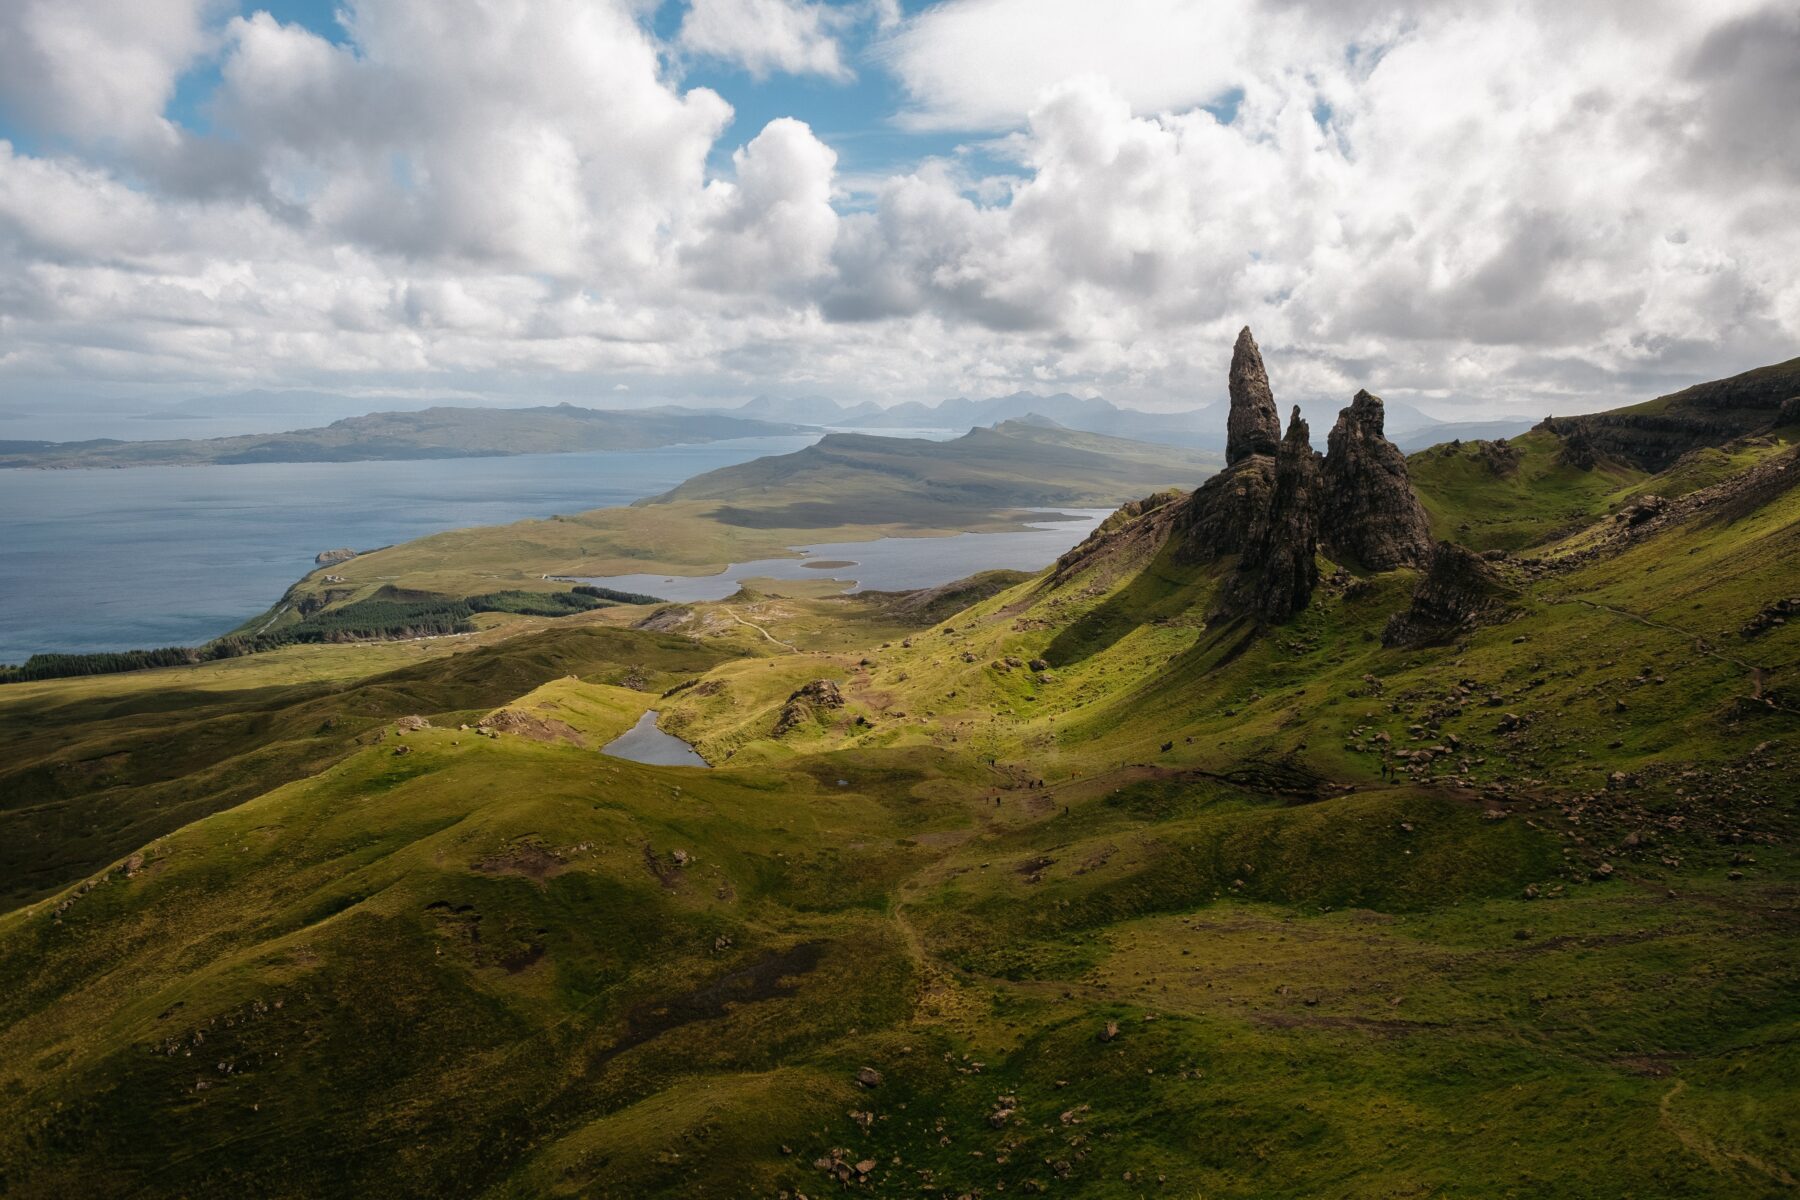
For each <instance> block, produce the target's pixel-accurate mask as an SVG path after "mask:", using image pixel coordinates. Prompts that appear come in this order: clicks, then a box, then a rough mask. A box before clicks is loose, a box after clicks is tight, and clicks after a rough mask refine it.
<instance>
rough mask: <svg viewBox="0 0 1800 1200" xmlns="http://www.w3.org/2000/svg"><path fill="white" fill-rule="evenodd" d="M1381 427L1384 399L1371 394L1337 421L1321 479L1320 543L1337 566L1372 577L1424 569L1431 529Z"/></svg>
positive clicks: (1401, 458)
mask: <svg viewBox="0 0 1800 1200" xmlns="http://www.w3.org/2000/svg"><path fill="white" fill-rule="evenodd" d="M1382 420H1383V410H1382V404H1381V397H1379V396H1371V395H1370V394H1369V393H1368V392H1366V391H1362V392H1357V393H1356V396H1355V398H1354V399H1352V400H1351V401H1350V407H1349V408H1346V409H1344V410H1343V411H1341V412H1340V413H1338V419H1337V424H1336V425H1333V426H1332V428H1331V434H1330V436H1329V437H1328V438H1327V440H1326V455H1325V463H1324V465H1323V467H1321V469H1320V472H1319V541H1320V543H1321V544H1322V545H1323V546H1324V548H1325V553H1326V555H1327V556H1328V557H1330V558H1332V559H1333V560H1335V561H1337V562H1341V563H1347V564H1350V565H1354V566H1360V567H1364V568H1366V569H1368V570H1371V571H1391V570H1393V569H1394V568H1395V567H1421V566H1424V565H1425V564H1426V563H1427V562H1429V561H1430V559H1431V522H1430V520H1429V519H1428V518H1427V517H1426V515H1425V506H1424V505H1423V504H1420V503H1419V498H1418V497H1417V496H1415V495H1414V494H1413V490H1412V485H1411V484H1410V483H1409V482H1408V481H1407V475H1406V456H1405V455H1404V454H1401V453H1400V449H1399V447H1397V446H1395V445H1394V443H1392V442H1390V441H1388V440H1387V437H1386V435H1384V434H1383V433H1382Z"/></svg>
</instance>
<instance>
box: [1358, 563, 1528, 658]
mask: <svg viewBox="0 0 1800 1200" xmlns="http://www.w3.org/2000/svg"><path fill="white" fill-rule="evenodd" d="M1514 594H1515V593H1514V589H1513V588H1512V587H1511V586H1510V585H1508V584H1507V582H1506V581H1505V580H1504V579H1502V578H1501V576H1500V573H1499V572H1498V571H1496V570H1495V569H1494V568H1493V567H1492V566H1491V565H1490V564H1489V563H1488V562H1487V561H1486V560H1484V559H1483V558H1482V557H1481V556H1480V555H1479V554H1476V553H1475V552H1474V551H1472V550H1468V549H1465V548H1463V547H1462V546H1459V545H1457V544H1456V543H1455V542H1439V543H1438V544H1437V546H1436V547H1435V549H1434V550H1433V551H1432V555H1431V567H1430V569H1429V570H1428V571H1426V573H1425V577H1424V578H1423V579H1421V580H1420V581H1419V586H1418V587H1416V588H1414V589H1413V598H1412V605H1411V607H1409V608H1408V609H1407V610H1406V611H1405V612H1398V613H1395V614H1394V615H1393V617H1392V618H1390V619H1389V621H1388V624H1387V628H1386V629H1384V630H1383V631H1382V634H1381V643H1382V645H1384V646H1399V647H1403V648H1406V649H1416V648H1417V647H1420V646H1435V645H1441V644H1442V643H1444V642H1449V641H1454V640H1455V639H1456V638H1458V637H1460V636H1461V635H1463V634H1464V633H1467V632H1468V631H1469V630H1471V629H1473V628H1475V626H1476V625H1477V624H1479V623H1480V622H1481V621H1482V620H1484V619H1488V618H1491V617H1492V616H1494V615H1495V614H1496V613H1498V612H1499V611H1501V610H1502V609H1504V608H1505V606H1506V604H1507V601H1508V599H1509V598H1510V597H1512V596H1513V595H1514Z"/></svg>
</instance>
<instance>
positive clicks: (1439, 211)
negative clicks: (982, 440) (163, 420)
mask: <svg viewBox="0 0 1800 1200" xmlns="http://www.w3.org/2000/svg"><path fill="white" fill-rule="evenodd" d="M779 7H780V9H781V13H777V14H775V16H774V17H773V18H772V19H771V20H769V21H767V22H765V23H764V24H763V25H760V26H751V25H743V24H740V25H736V26H733V25H731V24H730V22H729V21H728V20H727V18H731V17H733V14H736V15H737V16H742V15H743V14H744V13H746V12H748V13H751V15H755V12H754V10H753V9H751V8H746V7H744V6H741V5H739V6H729V5H721V4H700V5H696V6H695V7H694V8H693V9H691V10H690V11H689V12H688V14H687V17H688V21H689V22H690V23H694V22H699V21H701V20H702V19H705V20H714V19H717V20H719V21H722V22H725V23H724V24H721V25H719V26H718V27H717V29H716V30H715V34H716V35H717V37H718V38H720V39H722V40H718V41H715V42H712V43H704V41H702V42H695V41H694V40H693V38H691V37H690V36H689V33H688V32H687V29H688V28H689V26H688V25H684V32H683V33H682V34H681V35H680V38H679V39H678V42H677V44H674V45H664V44H659V43H658V41H657V40H656V39H655V37H654V36H652V34H651V33H650V32H649V31H648V30H647V28H646V26H645V23H644V22H645V20H646V13H647V11H648V9H647V6H646V5H645V4H642V3H638V2H637V0H480V2H476V0H347V3H346V8H345V11H344V23H345V33H346V44H342V45H339V44H334V43H332V42H329V41H327V40H325V39H322V38H320V37H318V36H316V35H315V34H313V33H310V32H308V31H306V30H304V29H302V28H299V27H297V26H292V25H283V24H281V23H279V22H278V21H276V20H275V19H274V18H272V17H270V16H268V15H266V14H261V13H251V14H250V15H247V16H241V17H238V18H236V19H233V20H230V21H229V23H228V24H226V25H223V26H209V25H208V24H207V21H208V20H209V19H212V17H211V15H209V14H211V12H212V10H209V9H208V8H207V7H206V6H205V5H204V4H201V3H199V2H198V0H192V2H188V0H137V2H136V3H134V4H133V5H131V6H122V5H121V6H117V7H114V6H109V5H101V4H100V3H99V0H79V3H77V2H76V0H66V2H60V3H58V4H55V5H52V4H49V3H48V0H15V3H13V4H12V5H11V6H10V7H8V6H5V5H4V0H0V66H6V67H11V68H13V70H11V71H9V72H6V73H0V104H4V105H5V106H6V113H7V114H8V116H9V119H10V120H11V121H12V122H13V123H14V127H16V128H21V129H26V130H30V131H35V132H36V133H37V134H39V135H41V136H43V137H44V138H45V139H46V140H45V142H44V144H45V145H48V146H51V147H53V148H52V149H47V150H37V151H34V152H31V153H27V152H25V151H23V150H21V149H19V148H18V147H16V146H13V145H10V144H7V143H4V142H0V381H3V384H0V385H3V386H5V387H6V388H7V390H9V391H13V392H15V393H16V392H19V391H22V390H24V389H25V388H26V387H27V386H29V387H31V388H40V387H42V388H52V389H53V388H56V387H61V388H63V389H64V390H76V389H79V388H88V387H93V386H98V385H100V384H104V383H107V382H109V381H112V382H116V384H117V385H118V386H121V387H122V386H126V385H130V386H132V387H143V386H158V385H166V386H169V387H184V388H187V389H190V390H195V389H201V388H207V387H219V386H233V385H245V384H264V385H267V384H288V385H295V384H305V385H314V386H318V385H333V384H338V385H344V386H359V387H363V386H395V385H411V386H429V385H430V381H433V380H443V381H451V382H453V383H454V384H455V385H456V386H464V387H466V388H469V389H478V388H479V389H489V388H492V389H514V390H527V389H529V390H531V391H533V392H534V394H536V392H537V391H538V389H541V388H543V387H545V386H547V385H546V382H545V381H546V380H549V381H553V383H552V385H549V386H562V387H566V388H579V387H581V386H583V381H585V380H588V379H592V380H593V381H594V385H595V387H596V388H597V389H599V390H605V389H609V388H611V387H612V386H613V385H615V384H619V383H623V384H626V385H627V386H629V387H630V389H631V393H632V394H633V395H634V396H637V395H642V396H643V397H644V398H645V400H646V401H649V400H652V399H656V398H661V397H667V396H670V395H697V394H698V395H704V394H708V393H714V392H721V391H722V392H726V393H733V392H735V393H738V394H742V393H744V392H749V391H754V390H763V389H768V388H782V387H791V388H795V389H805V390H811V391H827V392H835V393H837V394H839V395H845V396H876V397H892V398H934V397H938V396H942V395H947V394H955V393H983V392H990V391H1010V390H1013V389H1015V388H1017V387H1020V386H1035V387H1041V388H1051V389H1057V388H1067V389H1070V390H1077V389H1086V390H1094V391H1099V392H1102V393H1105V394H1107V395H1109V396H1110V397H1112V398H1114V399H1117V400H1123V401H1128V402H1139V403H1147V404H1150V405H1159V404H1160V405H1176V404H1190V403H1193V402H1196V401H1204V400H1209V399H1212V398H1214V397H1216V395H1217V394H1218V392H1219V389H1220V387H1221V381H1222V380H1223V377H1224V362H1225V358H1226V355H1227V354H1228V353H1229V347H1230V341H1231V337H1232V335H1233V334H1235V332H1236V330H1237V327H1238V326H1239V325H1241V324H1243V323H1245V322H1249V323H1251V324H1253V325H1254V326H1255V327H1256V328H1257V332H1258V336H1259V340H1261V341H1262V343H1263V344H1264V346H1265V348H1266V349H1267V350H1268V351H1269V353H1270V356H1271V358H1272V360H1274V362H1273V363H1272V365H1274V366H1275V370H1276V373H1277V384H1278V387H1280V388H1281V389H1282V390H1283V391H1284V392H1285V393H1290V394H1292V395H1293V396H1294V397H1295V398H1296V399H1307V398H1311V397H1314V396H1319V395H1330V396H1336V395H1340V394H1345V395H1347V394H1348V393H1349V391H1351V390H1353V389H1354V387H1355V386H1358V385H1362V384H1367V385H1369V386H1371V387H1374V388H1375V389H1376V390H1382V391H1385V392H1387V394H1389V395H1390V396H1393V397H1396V398H1398V397H1406V396H1411V397H1413V398H1418V399H1424V400H1426V401H1427V403H1428V405H1429V404H1430V403H1431V402H1432V401H1433V400H1437V401H1440V402H1439V403H1437V404H1436V405H1435V407H1437V408H1439V409H1448V408H1451V407H1454V406H1455V405H1456V404H1458V403H1469V404H1480V405H1485V406H1488V407H1500V406H1506V405H1512V404H1519V405H1523V406H1525V407H1526V410H1527V411H1531V412H1539V413H1541V412H1542V411H1547V410H1555V411H1569V410H1571V409H1572V408H1574V407H1576V406H1577V405H1581V404H1595V405H1598V404H1606V403H1614V402H1619V401H1622V400H1625V399H1630V398H1637V397H1641V396H1643V395H1646V394H1649V393H1650V392H1652V391H1653V390H1655V389H1657V388H1660V387H1663V386H1673V385H1677V384H1679V383H1681V382H1685V381H1691V380H1692V379H1694V378H1698V377H1705V376H1711V375H1716V374H1722V373H1726V372H1728V371H1731V370H1737V369H1743V368H1746V367H1749V366H1752V365H1756V364H1758V363H1761V362H1766V361H1771V360H1773V359H1776V358H1781V357H1787V356H1790V355H1791V354H1792V353H1793V347H1794V346H1795V345H1797V344H1800V281H1797V280H1796V279H1795V278H1794V276H1793V273H1792V271H1791V270H1790V269H1789V267H1788V264H1791V263H1792V262H1795V261H1800V226H1796V224H1795V222H1794V221H1793V220H1792V213H1793V211H1795V209H1796V207H1800V205H1797V203H1796V201H1797V199H1800V196H1797V194H1796V193H1797V192H1800V143H1796V142H1795V141H1794V137H1795V133H1794V130H1795V125H1794V123H1793V121H1792V119H1791V109H1792V107H1793V105H1794V104H1795V103H1796V102H1800V101H1797V97H1796V94H1795V92H1794V87H1795V82H1794V81H1795V80H1796V79H1800V71H1796V70H1794V69H1793V66H1794V64H1795V61H1796V59H1797V58H1800V24H1797V19H1796V18H1794V17H1793V15H1792V13H1791V10H1790V9H1788V8H1783V7H1779V6H1759V5H1758V4H1757V3H1754V2H1750V0H1745V2H1743V3H1739V2H1737V0H1717V2H1716V3H1711V4H1708V5H1693V4H1691V3H1683V2H1680V0H1641V2H1638V3H1627V2H1626V0H1618V2H1617V3H1616V4H1615V3H1599V2H1596V3H1595V4H1591V5H1582V6H1568V5H1558V4H1555V3H1552V2H1551V0H1527V2H1525V3H1521V4H1519V5H1512V6H1506V7H1503V8H1502V7H1495V6H1490V5H1486V4H1478V3H1475V2H1474V0H1466V2H1457V0H1446V2H1445V3H1442V4H1431V5H1417V6H1414V7H1412V8H1411V9H1408V10H1403V11H1402V10H1396V9H1395V8H1393V7H1392V6H1390V5H1388V4H1385V3H1382V4H1374V3H1367V4H1357V3H1325V2H1324V0H1229V2H1221V3H1218V4H1211V5H1206V6H1201V5H1196V4H1191V3H1176V2H1175V0H1138V2H1136V3H1121V4H1118V5H1114V6H1109V7H1108V8H1107V9H1106V11H1105V12H1104V13H1100V10H1099V8H1098V7H1097V6H1094V5H1091V4H1088V3H1075V2H1073V0H1031V3H1029V4H1025V3H1024V2H1023V0H948V2H947V3H943V4H939V5H936V6H933V7H931V8H928V9H926V10H925V11H924V12H923V13H922V14H921V15H920V16H918V17H915V18H913V19H912V20H910V21H900V20H899V19H898V17H897V9H895V8H894V7H893V6H892V5H891V4H890V5H887V6H885V7H884V6H883V5H879V4H874V5H871V4H856V5H847V6H835V7H833V8H831V9H830V10H829V11H827V10H824V9H819V11H816V12H815V11H812V10H813V9H815V8H817V7H818V6H811V5H805V4H783V5H780V6H779ZM771 11H772V10H771ZM808 12H811V13H812V16H811V17H810V18H809V17H807V13H808ZM884 12H885V16H884V15H883V14H884ZM709 13H710V14H712V16H708V15H707V14H709ZM45 14H50V15H49V16H46V15H45ZM71 14H72V15H71ZM143 14H155V15H157V16H159V17H160V18H161V19H162V21H163V23H161V24H158V23H156V22H150V23H149V24H144V23H140V22H139V17H140V16H141V15H143ZM782 14H788V16H782ZM796 14H797V15H796ZM1096 14H1099V15H1096ZM213 15H216V14H213ZM789 17H793V18H794V19H795V20H798V21H800V24H798V25H793V24H791V23H790V24H783V22H784V21H787V20H788V18H789ZM145 20H146V21H148V17H145ZM807 20H812V21H813V22H814V23H813V24H811V25H808V24H807V23H806V21H807ZM57 21H62V22H63V26H57V24H56V23H57ZM882 21H886V22H887V23H888V27H889V28H890V29H891V30H892V38H891V40H890V41H889V42H887V43H886V47H887V48H886V51H885V53H886V55H887V60H886V61H889V62H890V63H891V64H892V65H893V68H894V70H895V71H897V72H898V73H899V75H900V77H901V80H902V82H903V83H904V85H905V87H906V89H907V95H908V96H909V97H910V98H911V100H910V105H909V107H908V109H907V112H906V113H905V114H903V116H904V119H905V120H908V121H911V122H913V123H915V124H923V125H934V126H948V125H957V126H968V127H975V128H978V129H980V130H982V131H988V130H996V131H1002V132H1003V133H1004V136H1003V137H1001V138H999V139H996V140H993V141H989V142H987V143H984V144H983V146H982V147H981V149H982V151H983V152H982V153H975V154H966V155H963V156H962V157H960V158H954V159H930V160H926V161H922V162H917V163H906V164H901V165H899V166H897V167H895V168H893V169H890V170H887V171H885V172H875V173H871V172H870V171H869V169H868V166H867V163H866V161H864V162H859V164H858V171H857V179H856V187H857V189H858V195H857V197H856V203H854V204H846V203H845V201H844V196H843V190H844V188H845V186H846V181H845V180H844V179H843V178H842V177H841V176H840V175H839V174H838V170H837V167H838V154H837V152H836V151H835V150H834V148H833V147H831V146H828V145H826V144H825V143H824V142H823V141H821V139H820V138H819V137H818V136H817V135H815V133H814V132H813V130H812V129H811V128H809V127H808V125H807V124H805V123H804V122H802V121H799V120H789V119H777V120H774V121H771V122H769V123H768V124H767V125H766V126H765V127H764V128H763V129H762V130H761V131H760V132H758V133H756V134H755V136H753V137H749V138H748V140H747V141H746V142H745V144H743V145H741V146H737V147H735V148H733V147H731V146H729V145H727V146H720V145H719V139H720V137H721V135H722V133H723V131H724V130H725V129H726V128H727V127H728V123H729V120H730V117H731V109H730V107H729V105H727V104H726V102H725V101H724V100H723V99H721V98H720V97H719V96H717V95H715V94H714V93H713V92H711V91H709V90H707V89H704V88H684V87H683V86H682V84H681V83H680V81H679V79H678V78H676V77H674V76H673V75H671V74H670V71H669V66H668V64H669V63H671V62H678V61H679V58H680V55H681V54H683V53H686V54H697V53H702V52H704V53H708V54H713V53H718V54H721V55H722V56H724V57H728V58H730V59H731V60H732V61H735V62H739V63H741V64H742V65H745V66H746V67H747V68H750V69H756V68H755V67H754V66H753V64H754V63H755V62H761V63H763V64H764V66H763V67H762V68H761V69H763V70H765V71H770V72H772V71H784V72H799V73H811V74H815V75H824V76H827V77H831V76H833V75H834V74H835V72H836V71H837V70H838V69H845V70H847V68H844V62H845V52H844V50H843V48H842V46H841V44H840V39H841V37H842V30H843V29H844V28H848V27H849V26H848V25H844V24H838V23H836V22H855V23H857V24H856V28H857V29H859V30H863V31H866V30H867V29H868V28H870V27H871V26H877V27H878V26H879V25H880V23H881V22H882ZM45 22H48V23H49V24H44V23H45ZM52 27H66V29H68V30H73V32H72V33H66V34H65V35H60V36H59V37H52V36H50V35H48V34H45V33H44V32H43V30H44V29H46V28H52ZM731 29H736V30H737V31H738V33H739V34H742V35H743V36H742V37H741V38H739V39H738V40H737V41H730V40H729V39H728V38H727V37H726V33H725V32H718V31H720V30H724V31H727V32H729V31H730V30H731ZM796 29H798V30H799V31H800V32H799V34H795V32H794V31H795V30H796ZM209 30H210V32H209ZM746 31H748V32H746ZM752 34H754V35H755V37H762V38H765V41H764V42H762V43H757V42H756V41H755V37H752V36H751V35H752ZM215 35H216V36H215ZM699 36H700V35H699V34H695V35H694V37H699ZM706 36H707V37H713V36H714V34H708V35H706ZM734 36H735V35H734ZM769 39H773V40H772V41H771V40H769ZM809 39H810V40H809ZM821 39H823V40H821ZM827 43H828V44H829V45H830V47H831V49H830V51H829V55H827V53H826V51H824V50H822V49H821V48H820V47H822V46H825V45H826V44H827ZM707 44H710V45H712V46H714V47H715V48H714V49H706V48H705V46H706V45H707ZM727 44H729V45H731V46H733V47H735V48H734V49H732V50H730V51H729V53H727V52H726V51H725V50H723V49H718V48H719V47H724V46H726V45H727ZM757 45H761V46H762V49H755V46H757ZM772 47H773V48H772ZM207 54H214V55H216V56H217V61H218V64H219V69H220V71H221V75H222V83H221V85H220V88H219V91H218V93H217V95H216V96H214V97H213V99H212V103H211V109H210V111H211V114H212V118H213V121H214V123H215V125H216V127H217V128H218V130H219V131H220V135H219V136H216V137H208V136H201V135H196V134H191V133H186V132H184V131H182V130H180V129H179V128H177V127H175V126H173V125H171V124H170V123H169V122H168V121H167V119H166V108H167V104H168V101H169V96H170V94H171V89H172V88H173V86H174V82H175V80H176V79H178V78H179V77H180V74H181V72H183V71H184V70H186V69H188V66H189V65H190V64H191V63H192V62H193V61H195V59H196V56H204V55H207ZM758 54H761V55H763V56H764V57H762V58H760V59H759V58H756V57H755V55H758ZM784 56H786V57H784ZM91 63H104V64H109V69H111V68H112V67H117V71H116V73H115V75H114V76H111V77H109V80H108V82H107V84H106V86H104V87H97V88H95V89H93V90H92V91H91V92H90V91H83V90H82V88H81V86H80V83H81V81H82V80H84V79H85V78H87V73H88V72H89V71H90V66H89V65H88V64H91ZM834 63H835V64H836V67H831V66H830V64H834ZM120 64H123V65H120ZM809 64H810V65H809ZM20 80H28V81H30V83H31V86H30V87H29V88H25V87H22V86H21V84H20V83H19V81H20ZM26 91H30V92H31V95H30V96H29V97H27V98H26V99H24V100H22V99H20V97H21V96H23V95H25V92H26ZM833 94H834V95H835V94H839V93H837V92H836V90H835V89H834V90H833ZM1227 96H1229V97H1230V98H1231V100H1232V104H1231V105H1230V106H1227V107H1225V108H1221V109H1220V110H1219V112H1220V115H1217V116H1215V115H1214V113H1213V112H1209V111H1206V110H1205V109H1202V108H1200V107H1198V106H1199V105H1201V104H1204V103H1208V102H1212V101H1216V100H1218V99H1220V98H1221V97H1227ZM727 149H731V150H732V151H733V152H732V153H730V154H729V156H727V155H725V154H724V153H723V151H725V150H727ZM840 149H841V147H840ZM996 158H998V159H1000V160H1001V161H999V162H996ZM709 164H711V165H710V166H709ZM834 200H835V201H836V203H835V205H834ZM558 379H563V382H562V383H561V384H560V385H556V384H554V381H556V380H558ZM440 386H441V385H440Z"/></svg>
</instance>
